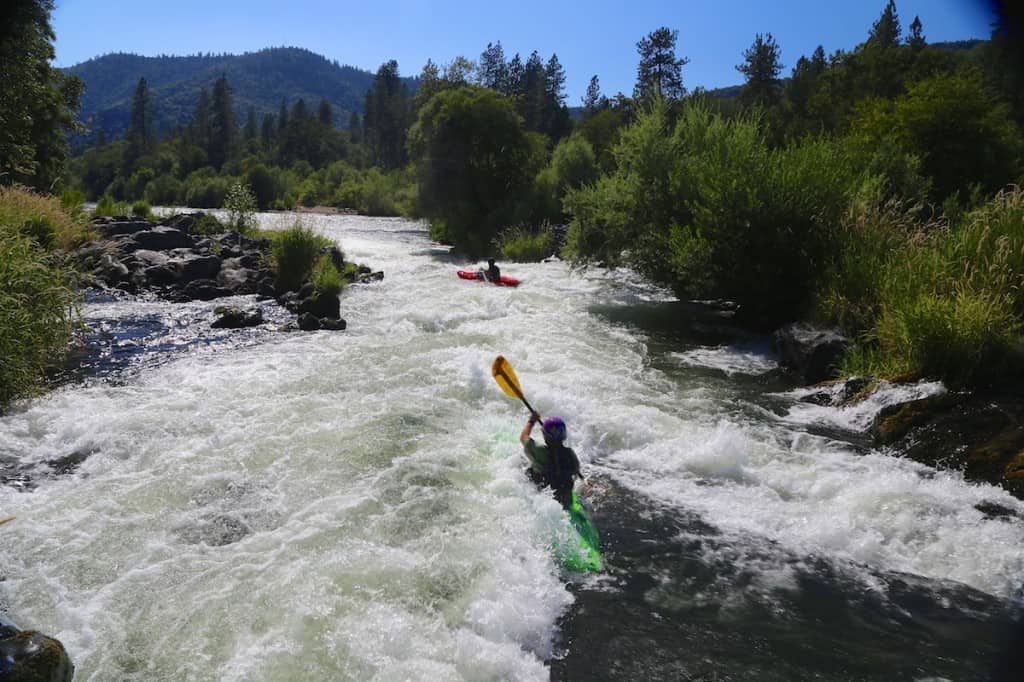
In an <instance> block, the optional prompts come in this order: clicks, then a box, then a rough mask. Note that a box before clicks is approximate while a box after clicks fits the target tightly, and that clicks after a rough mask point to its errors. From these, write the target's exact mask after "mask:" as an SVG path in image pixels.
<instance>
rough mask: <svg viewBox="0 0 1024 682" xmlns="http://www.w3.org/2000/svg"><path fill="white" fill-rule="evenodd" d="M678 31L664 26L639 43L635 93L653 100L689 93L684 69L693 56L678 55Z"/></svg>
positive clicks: (675, 97)
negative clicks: (684, 79)
mask: <svg viewBox="0 0 1024 682" xmlns="http://www.w3.org/2000/svg"><path fill="white" fill-rule="evenodd" d="M678 36H679V31H673V30H670V29H668V28H667V27H664V26H663V27H661V28H659V29H657V30H655V31H652V32H651V33H648V34H647V36H646V37H645V38H643V39H641V40H640V41H639V42H638V43H637V44H636V49H637V52H638V53H639V54H640V64H639V65H638V66H637V70H636V86H634V88H633V97H634V98H635V99H638V100H650V99H651V98H653V97H655V96H657V95H661V96H662V97H664V98H665V99H667V100H678V99H680V98H681V97H682V96H683V95H685V94H686V88H684V87H683V74H682V69H683V67H684V66H686V65H687V64H688V63H689V62H690V60H689V59H687V58H685V57H682V58H679V59H677V58H676V38H677V37H678Z"/></svg>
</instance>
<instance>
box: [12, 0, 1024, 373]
mask: <svg viewBox="0 0 1024 682" xmlns="http://www.w3.org/2000/svg"><path fill="white" fill-rule="evenodd" d="M16 4H18V5H19V6H20V5H21V4H24V5H26V6H34V7H39V8H43V10H46V8H48V7H49V6H50V5H51V4H52V3H51V2H50V1H49V0H36V1H32V0H18V1H17V3H16ZM1018 11H1019V10H1017V9H1016V8H1015V7H1014V6H1012V5H1011V4H1009V3H1006V4H1004V5H1002V6H1000V7H997V14H996V21H995V23H994V24H993V32H992V35H991V38H990V39H989V40H987V41H981V42H979V43H977V44H975V45H973V46H971V47H970V48H969V49H948V48H944V47H940V46H935V45H930V44H929V43H928V41H927V35H926V32H927V27H926V26H925V25H923V23H922V21H921V19H920V18H918V17H914V18H913V19H912V21H910V23H909V24H907V25H906V26H904V22H903V21H901V18H900V17H899V15H898V11H897V6H896V4H895V2H894V1H893V0H889V1H888V2H886V3H885V4H884V6H883V7H882V8H881V12H880V14H879V16H878V19H877V20H876V21H875V22H874V23H873V24H872V25H871V26H870V27H867V26H866V27H865V39H864V41H863V42H862V43H861V44H859V45H857V46H856V47H854V48H853V49H851V50H838V51H835V52H833V53H831V54H828V53H826V51H825V49H824V47H818V48H817V49H816V50H815V51H814V52H813V53H812V54H810V55H805V56H802V57H800V58H799V59H797V60H796V62H795V64H793V65H792V67H791V70H790V71H789V73H788V76H786V77H783V71H784V65H783V64H782V61H781V47H780V45H779V44H778V43H777V41H776V39H775V38H774V37H773V36H772V35H771V34H770V33H764V34H758V35H755V36H754V37H753V40H752V43H751V45H750V46H749V48H747V49H746V50H744V51H742V52H741V53H740V54H737V65H736V68H737V72H738V74H739V76H738V77H742V79H743V81H744V83H743V85H742V87H741V88H740V90H739V96H738V97H737V98H736V99H733V100H729V99H722V98H716V97H711V96H709V95H708V93H706V92H704V91H703V90H702V89H701V88H699V87H698V88H694V89H692V90H691V89H689V88H687V87H686V82H685V67H686V65H687V63H688V59H687V58H686V57H685V56H683V55H681V54H680V52H681V50H680V49H679V46H678V45H677V38H678V34H677V32H676V31H674V30H672V29H670V28H668V27H662V28H658V29H656V30H654V31H652V32H651V33H649V34H648V35H646V36H643V37H641V38H640V39H639V41H638V42H637V55H638V63H637V67H636V68H637V77H636V83H635V86H634V88H633V91H632V92H631V93H628V94H626V93H617V94H615V95H612V96H609V95H606V94H605V93H602V91H601V87H600V81H599V77H598V76H596V75H595V76H593V77H592V78H591V80H590V86H589V87H588V89H587V93H586V96H585V97H584V98H583V101H582V114H581V116H580V117H579V118H578V119H575V120H574V119H573V118H572V117H570V115H569V109H568V107H567V103H566V95H565V72H564V69H563V68H562V66H561V64H560V63H559V61H558V58H557V55H554V54H552V55H551V56H550V57H548V58H547V59H544V58H542V57H541V56H540V55H539V54H538V53H537V52H533V53H532V54H530V55H529V56H528V57H527V58H525V59H523V58H522V57H521V55H519V54H515V55H513V56H512V57H511V58H508V57H507V56H506V55H505V53H504V51H503V47H502V45H501V43H500V42H495V43H490V44H488V45H487V47H486V48H485V49H484V50H483V51H482V53H481V54H480V55H479V57H478V58H477V59H476V60H472V59H469V58H465V57H458V58H456V59H454V60H453V61H452V62H450V63H448V64H444V65H437V64H434V63H433V62H432V61H428V63H427V64H426V65H425V66H424V67H423V68H422V70H421V72H420V73H419V74H418V87H417V88H416V90H415V92H410V91H409V89H408V87H407V85H406V82H405V81H404V79H403V78H402V77H401V76H400V74H399V66H398V64H397V63H396V62H394V61H389V62H387V63H385V64H383V65H382V66H381V67H380V69H379V70H378V71H377V73H376V74H375V76H374V78H373V82H372V85H371V87H370V88H369V90H368V91H367V92H366V95H365V98H364V102H363V111H362V115H359V114H358V113H352V114H350V116H349V117H348V120H347V121H344V122H343V125H341V126H339V125H336V122H335V118H336V116H335V115H334V112H333V111H332V109H331V105H330V103H329V102H327V101H326V100H323V101H318V102H312V101H310V102H307V101H305V100H304V99H298V100H296V101H294V102H288V101H282V102H281V103H280V107H279V108H278V110H277V112H276V113H273V112H270V113H265V114H263V115H262V116H257V114H256V112H255V110H254V109H249V110H248V111H246V112H238V111H236V110H235V104H234V102H233V98H232V87H231V83H230V82H229V80H228V78H227V76H226V75H225V76H222V77H221V78H220V79H219V80H218V81H217V82H216V84H215V85H214V86H213V87H212V89H211V90H210V91H206V90H203V91H202V92H200V94H199V96H198V98H197V101H196V102H195V109H194V114H193V115H192V117H191V119H190V120H189V121H188V123H187V124H185V125H182V126H180V127H178V128H176V129H174V130H172V131H171V132H170V133H168V134H163V135H161V134H158V133H157V132H156V130H155V127H154V124H153V116H152V110H153V107H154V102H153V96H152V94H151V93H150V91H149V87H148V84H147V83H146V81H145V80H144V79H140V80H139V81H138V84H137V87H136V90H135V96H134V99H133V106H132V113H131V122H130V126H129V129H128V132H127V134H126V135H125V136H124V137H123V138H120V139H113V140H101V143H100V144H97V145H96V146H94V147H92V148H89V149H86V150H85V151H84V152H82V153H81V154H79V155H76V156H75V157H74V158H71V159H68V160H67V163H66V164H64V163H63V161H64V158H63V157H62V151H61V148H60V146H59V145H56V144H49V143H47V142H46V141H45V140H44V139H43V138H45V134H44V133H42V132H39V133H38V134H39V135H41V136H42V137H40V145H41V147H40V148H41V149H45V150H47V151H46V153H45V154H42V155H41V157H40V160H39V161H38V163H37V165H36V166H33V165H32V164H31V163H30V162H28V161H26V163H23V164H22V165H21V166H16V165H11V164H8V161H7V157H6V155H5V157H4V158H3V163H4V164H5V168H0V173H4V175H3V176H0V177H2V178H3V182H5V183H9V182H12V181H14V182H19V183H22V184H25V185H28V186H32V187H36V188H38V189H41V190H44V191H54V190H55V189H56V188H59V187H64V188H66V189H67V190H70V191H71V192H76V191H77V192H80V193H81V194H80V195H79V196H81V197H84V198H88V199H92V200H97V199H100V198H106V200H107V201H108V202H109V201H110V200H115V201H130V200H145V201H147V202H149V203H152V204H165V205H166V204H170V205H188V206H196V207H219V206H221V205H222V203H223V201H224V197H225V195H226V193H227V191H228V189H229V187H231V186H232V185H234V184H236V183H244V184H247V185H248V186H249V187H250V188H251V190H252V192H253V194H254V195H255V197H256V200H257V202H258V205H259V207H260V208H277V209H291V208H294V207H295V206H296V205H307V206H311V205H318V204H323V205H330V206H336V207H341V208H348V209H354V210H357V211H359V212H360V213H365V214H371V215H407V216H414V217H422V218H426V219H427V220H429V223H430V230H431V234H432V236H434V237H435V238H437V239H439V240H441V241H444V242H446V243H450V244H453V245H454V246H455V247H456V248H457V249H459V250H460V251H462V252H464V253H465V254H466V255H467V256H469V257H479V256H483V255H491V254H493V255H498V256H500V257H502V258H505V259H510V260H528V259H539V258H541V257H544V256H548V255H550V254H551V253H552V252H555V251H558V252H559V253H560V254H561V255H563V256H564V257H566V258H568V259H571V260H572V261H573V262H575V263H577V264H580V265H602V266H616V265H626V266H630V267H632V268H634V269H636V270H637V271H639V272H641V273H643V274H644V275H645V276H647V277H648V278H650V279H651V280H652V281H654V282H657V283H659V284H662V285H664V286H666V287H669V288H671V289H672V290H674V291H675V292H676V293H677V294H678V295H680V296H681V297H686V298H698V299H727V300H730V301H733V302H735V303H737V304H738V306H739V311H740V317H741V318H742V319H744V320H746V321H747V322H748V323H749V324H751V325H756V326H760V327H764V328H770V327H772V326H775V325H778V324H781V323H784V322H786V321H790V320H796V319H811V320H815V321H818V322H821V323H827V324H835V325H838V326H840V327H841V328H842V329H843V330H844V331H845V332H846V333H847V334H849V335H850V336H851V337H852V338H854V339H856V343H855V345H854V348H853V350H852V351H851V352H850V355H849V357H848V359H847V367H846V369H847V371H850V372H854V371H856V372H869V373H872V374H874V375H877V376H895V375H902V376H912V375H928V376H936V377H941V378H944V379H946V380H947V381H950V382H951V383H964V384H972V383H974V384H976V383H982V382H988V381H992V380H996V379H999V378H1006V377H1010V376H1015V373H1017V372H1019V371H1020V369H1021V367H1022V361H1021V356H1022V354H1024V353H1022V349H1021V332H1022V323H1024V294H1022V292H1024V281H1022V280H1024V198H1022V195H1021V191H1020V189H1019V185H1020V184H1021V182H1022V180H1024V161H1022V158H1024V135H1022V126H1024V76H1022V73H1024V69H1022V65H1024V54H1022V45H1024V40H1021V37H1022V36H1021V34H1020V25H1021V24H1020V17H1019V16H1018V15H1016V14H1015V13H1016V12H1018ZM43 13H44V14H45V13H46V12H45V11H44V12H43ZM48 30H49V29H48V24H46V28H45V30H43V31H42V33H43V34H47V31H48ZM48 35H50V38H51V39H52V34H48ZM44 38H45V35H44ZM43 42H44V43H45V42H46V41H45V39H44V40H43ZM4 45H5V49H6V46H7V45H8V43H7V42H5V43H4ZM51 52H52V49H51ZM8 86H9V84H3V87H5V88H6V87H8ZM47 88H49V89H48V90H47V92H48V93H50V100H52V101H51V107H50V108H51V110H52V111H54V112H56V113H55V114H53V115H51V116H50V118H49V119H48V120H50V121H51V125H49V126H48V127H47V128H46V129H47V130H49V131H51V132H50V133H49V134H50V136H51V138H53V137H54V136H55V135H56V133H54V132H52V131H54V130H59V126H60V125H64V126H65V127H67V126H69V125H72V119H71V118H70V117H69V116H68V113H69V112H73V109H74V102H75V101H76V100H75V95H76V94H78V95H80V88H79V90H78V91H77V93H76V90H75V88H76V84H75V82H74V79H69V78H67V77H64V76H62V75H61V74H51V77H50V79H49V81H48V84H47ZM5 92H6V90H5ZM58 95H59V96H58ZM3 101H4V102H5V105H4V106H5V108H10V107H7V104H6V102H7V100H6V99H5V100H3ZM17 101H18V102H21V100H17ZM25 105H26V106H28V103H27V102H26V104H25ZM17 106H21V104H18V105H17ZM10 138H11V136H10V135H8V136H7V138H5V141H3V142H0V143H2V144H7V140H9V139H10ZM28 139H29V140H30V141H31V134H29V137H28ZM46 139H49V140H50V142H53V140H52V139H50V138H46ZM48 145H49V146H48ZM30 146H31V144H29V145H26V146H25V148H26V149H27V148H28V147H30ZM58 167H59V168H62V169H64V174H63V175H60V176H59V177H58V176H57V175H55V173H54V170H53V169H55V168H58ZM73 196H74V195H72V197H73ZM566 226H567V227H566Z"/></svg>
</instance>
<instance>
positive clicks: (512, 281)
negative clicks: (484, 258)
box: [458, 270, 519, 287]
mask: <svg viewBox="0 0 1024 682" xmlns="http://www.w3.org/2000/svg"><path fill="white" fill-rule="evenodd" d="M458 274H459V277H461V278H462V279H475V280H477V281H478V282H489V281H490V280H488V279H486V278H485V277H484V273H483V272H482V271H479V270H459V273H458ZM491 284H494V285H497V286H499V287H517V286H519V280H518V279H516V278H515V277H509V276H508V275H502V276H501V277H499V278H498V279H497V281H495V282H491Z"/></svg>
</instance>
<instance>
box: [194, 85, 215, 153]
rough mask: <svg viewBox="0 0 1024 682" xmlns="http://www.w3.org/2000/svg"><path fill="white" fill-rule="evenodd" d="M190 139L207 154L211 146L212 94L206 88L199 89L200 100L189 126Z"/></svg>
mask: <svg viewBox="0 0 1024 682" xmlns="http://www.w3.org/2000/svg"><path fill="white" fill-rule="evenodd" d="M189 130H190V136H189V137H190V138H191V142H193V143H194V144H195V145H196V146H198V147H200V148H202V149H203V150H204V152H205V150H206V148H207V147H208V146H209V145H210V93H209V92H208V91H207V90H206V88H199V99H198V101H197V102H196V113H195V114H193V115H192V123H191V124H190V125H189Z"/></svg>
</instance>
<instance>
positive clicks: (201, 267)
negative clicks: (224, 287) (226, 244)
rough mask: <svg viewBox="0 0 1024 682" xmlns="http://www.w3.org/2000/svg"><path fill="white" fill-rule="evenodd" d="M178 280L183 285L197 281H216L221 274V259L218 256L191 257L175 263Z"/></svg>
mask: <svg viewBox="0 0 1024 682" xmlns="http://www.w3.org/2000/svg"><path fill="white" fill-rule="evenodd" d="M175 269H176V270H177V271H178V279H179V281H180V282H181V283H182V284H187V283H189V282H194V281H195V280H197V279H214V278H215V277H216V276H217V273H218V272H220V258H217V257H216V256H195V255H190V256H188V257H186V258H183V259H181V260H179V261H177V262H176V263H175Z"/></svg>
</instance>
